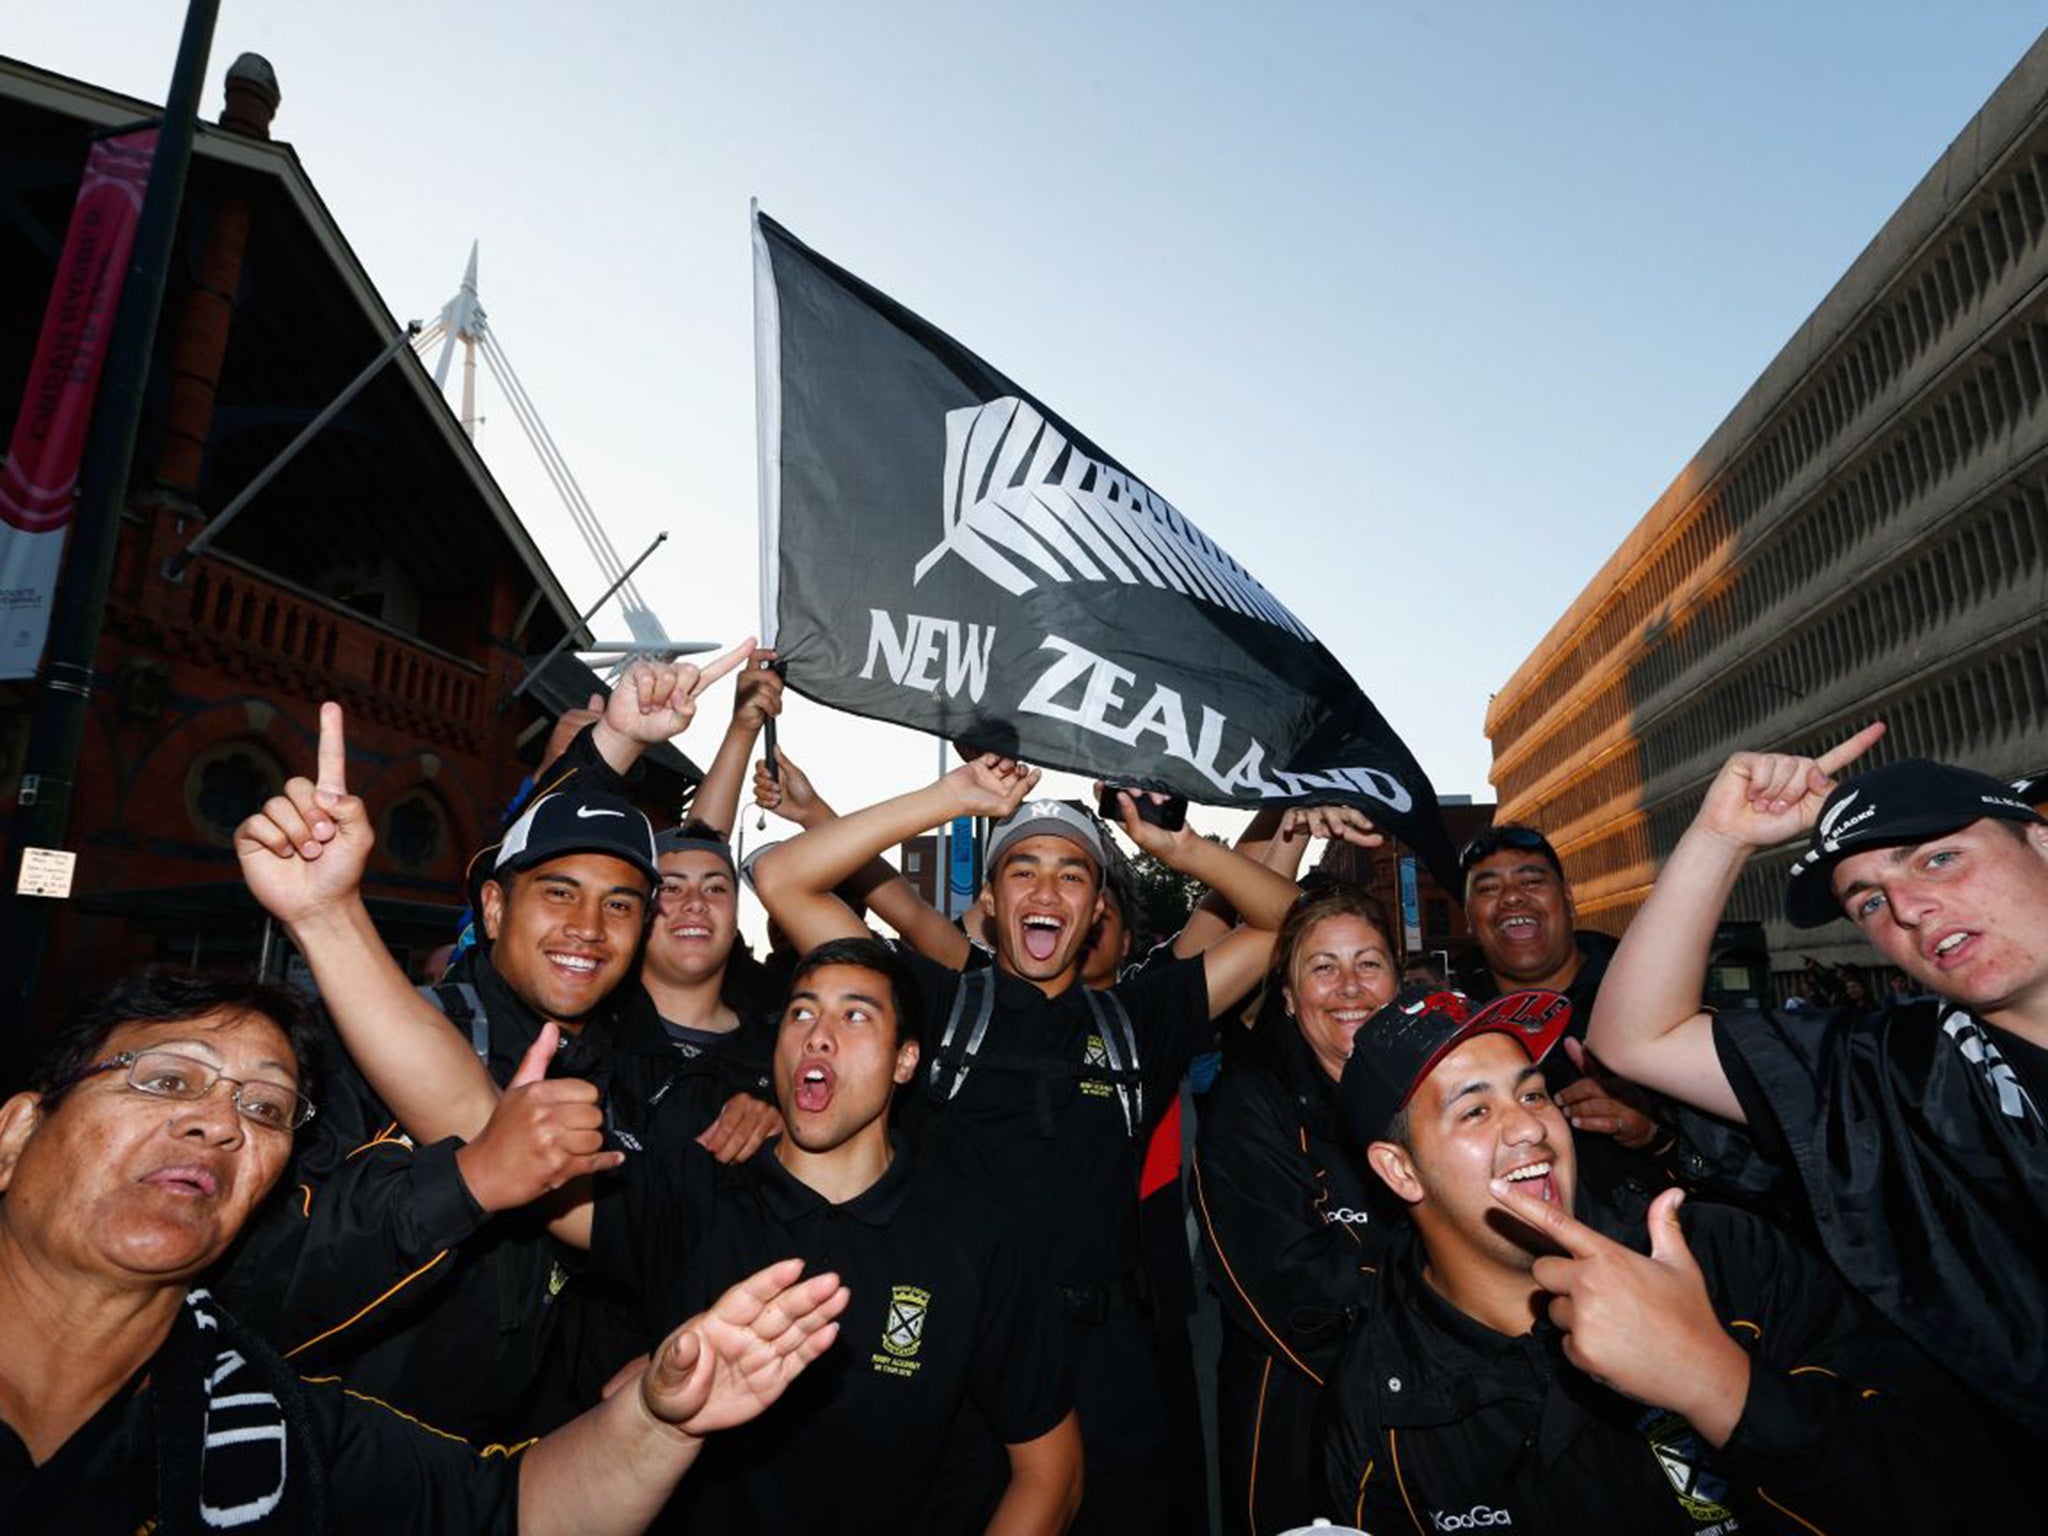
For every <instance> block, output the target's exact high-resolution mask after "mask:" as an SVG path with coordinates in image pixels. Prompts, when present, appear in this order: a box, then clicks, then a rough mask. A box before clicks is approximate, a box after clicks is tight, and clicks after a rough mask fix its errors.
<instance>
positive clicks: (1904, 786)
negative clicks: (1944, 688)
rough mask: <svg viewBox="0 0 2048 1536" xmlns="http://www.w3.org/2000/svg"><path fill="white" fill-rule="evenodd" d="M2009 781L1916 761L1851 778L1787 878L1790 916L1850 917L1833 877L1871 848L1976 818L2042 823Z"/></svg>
mask: <svg viewBox="0 0 2048 1536" xmlns="http://www.w3.org/2000/svg"><path fill="white" fill-rule="evenodd" d="M2026 794H2027V792H2026V791H2022V790H2020V789H2015V788H2014V787H2013V786H2012V785H2010V784H2008V783H2006V782H2005V781H2004V780H2002V779H1994V778H1993V777H1992V776H1991V775H1990V774H1988V773H1979V772H1977V771H1976V769H1974V768H1958V767H1956V766H1955V765H1953V764H1951V763H1936V762H1930V761H1928V759H1926V758H1924V757H1909V758H1905V759H1903V760H1901V761H1899V762H1896V763H1886V764H1885V765H1884V766H1883V767H1882V768H1873V769H1871V771H1870V772H1868V773H1862V774H1858V775H1857V776H1856V777H1855V778H1853V779H1845V780H1844V781H1843V782H1841V783H1840V784H1837V785H1836V786H1835V788H1834V792H1833V793H1831V794H1830V795H1829V796H1828V797H1827V799H1826V801H1825V802H1823V803H1822V805H1821V808H1820V818H1819V819H1818V820H1817V821H1815V822H1814V824H1813V834H1812V836H1811V837H1810V838H1809V839H1808V841H1807V848H1806V852H1804V853H1803V854H1801V855H1800V856H1799V857H1798V859H1797V860H1795V861H1794V862H1793V865H1792V873H1791V875H1790V876H1789V877H1788V878H1787V879H1786V881H1785V919H1786V921H1788V922H1789V923H1791V924H1792V926H1793V927H1795V928H1818V927H1820V926H1821V924H1823V923H1831V922H1833V921H1834V920H1835V919H1836V918H1838V917H1841V916H1843V915H1844V914H1843V912H1842V904H1841V902H1839V901H1837V900H1836V899H1835V882H1834V881H1833V879H1832V878H1830V877H1831V875H1832V874H1833V872H1834V868H1835V866H1836V865H1837V864H1839V863H1841V862H1842V860H1844V859H1846V858H1849V857H1851V856H1852V855H1854V854H1858V853H1862V852H1864V851H1865V850H1866V849H1870V848H1899V847H1904V846H1906V845H1907V844H1910V843H1924V842H1926V841H1927V840H1928V839H1929V838H1931V837H1945V836H1947V835H1948V834H1949V833H1951V832H1959V831H1961V830H1962V829H1963V828H1964V827H1967V826H1969V825H1970V824H1971V823H1972V822H1976V821H1984V820H1987V819H1988V820H1991V821H2041V820H2043V819H2044V818H2043V817H2042V815H2041V813H2040V812H2039V811H2037V810H2035V809H2034V807H2033V806H2032V805H2031V804H2030V803H2029V802H2028V799H2027V798H2026Z"/></svg>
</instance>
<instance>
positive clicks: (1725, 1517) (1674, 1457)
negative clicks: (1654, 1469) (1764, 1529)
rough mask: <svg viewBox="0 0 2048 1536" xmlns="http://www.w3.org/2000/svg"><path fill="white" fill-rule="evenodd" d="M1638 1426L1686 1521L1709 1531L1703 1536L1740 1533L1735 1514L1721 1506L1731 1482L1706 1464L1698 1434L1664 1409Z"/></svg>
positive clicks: (1649, 1416)
mask: <svg viewBox="0 0 2048 1536" xmlns="http://www.w3.org/2000/svg"><path fill="white" fill-rule="evenodd" d="M1637 1425H1638V1427H1639V1428H1640V1429H1641V1430H1642V1432H1643V1438H1644V1439H1645V1440H1647V1441H1648V1442H1649V1443H1650V1450H1651V1452H1652V1453H1653V1454H1654V1455H1655V1456H1656V1458H1657V1465H1658V1466H1660V1467H1662V1468H1663V1469H1664V1476H1665V1477H1666V1478H1667V1479H1668V1480H1669V1481H1670V1483H1671V1491H1672V1492H1673V1493H1675V1494H1677V1495H1678V1502H1679V1505H1680V1506H1681V1507H1682V1508H1683V1509H1684V1510H1685V1513H1686V1515H1687V1517H1688V1518H1689V1519H1692V1520H1695V1521H1698V1522H1699V1523H1701V1524H1702V1525H1703V1526H1705V1527H1706V1529H1705V1530H1703V1531H1702V1532H1701V1533H1700V1536H1707V1532H1714V1533H1716V1536H1718V1533H1721V1532H1732V1531H1735V1530H1737V1529H1739V1527H1738V1526H1737V1525H1735V1524H1734V1523H1733V1522H1734V1512H1733V1511H1732V1510H1730V1509H1729V1508H1728V1506H1727V1505H1726V1504H1724V1503H1723V1502H1722V1500H1724V1499H1726V1498H1727V1497H1728V1479H1726V1478H1725V1477H1723V1476H1721V1475H1720V1473H1718V1472H1716V1471H1715V1470H1714V1469H1713V1467H1712V1466H1711V1465H1709V1464H1708V1463H1707V1460H1706V1447H1705V1446H1703V1445H1702V1444H1701V1443H1700V1437H1699V1432H1698V1431H1697V1430H1695V1429H1694V1428H1693V1427H1692V1425H1691V1424H1689V1423H1687V1422H1686V1421H1685V1420H1684V1419H1682V1418H1680V1417H1679V1416H1678V1415H1677V1414H1675V1413H1669V1412H1666V1411H1664V1410H1662V1409H1656V1410H1653V1411H1651V1412H1650V1413H1647V1414H1645V1415H1644V1416H1643V1417H1642V1418H1641V1419H1639V1420H1638V1421H1637Z"/></svg>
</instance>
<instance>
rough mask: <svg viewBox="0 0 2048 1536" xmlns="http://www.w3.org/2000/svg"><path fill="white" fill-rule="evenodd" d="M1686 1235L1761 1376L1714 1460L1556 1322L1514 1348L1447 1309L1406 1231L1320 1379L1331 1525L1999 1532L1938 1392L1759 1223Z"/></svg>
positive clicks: (1959, 1406) (1978, 1466) (1991, 1493)
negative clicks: (1328, 1381)
mask: <svg viewBox="0 0 2048 1536" xmlns="http://www.w3.org/2000/svg"><path fill="white" fill-rule="evenodd" d="M1680 1221H1681V1223H1682V1224H1683V1226H1684V1229H1685V1234H1686V1240H1687V1242H1688V1244H1689V1245H1690V1247H1691V1249H1692V1252H1693V1256H1694V1257H1695V1258H1696V1259H1697V1260H1698V1261H1699V1265H1700V1268H1701V1270H1702V1272H1703V1273H1704V1275H1705V1278H1706V1284H1707V1291H1708V1294H1709V1296H1710V1297H1711V1298H1712V1299H1713V1302H1714V1309H1715V1311H1716V1313H1717V1314H1718V1315H1719V1316H1720V1318H1721V1320H1722V1322H1723V1325H1724V1326H1725V1327H1726V1328H1727V1329H1728V1331H1729V1333H1730V1335H1731V1336H1732V1337H1733V1338H1735V1339H1736V1340H1737V1341H1738V1342H1740V1343H1741V1344H1742V1345H1743V1347H1744V1348H1745V1349H1747V1350H1748V1352H1749V1354H1750V1357H1751V1360H1752V1362H1753V1365H1752V1373H1751V1378H1750V1387H1749V1396H1748V1399H1747V1400H1746V1402H1745V1404H1744V1407H1743V1412H1742V1417H1741V1419H1740V1420H1739V1421H1738V1422H1737V1424H1736V1428H1735V1432H1734V1434H1733V1436H1732V1437H1731V1438H1730V1439H1729V1441H1728V1443H1727V1445H1725V1446H1723V1447H1722V1448H1721V1449H1720V1450H1718V1451H1716V1450H1713V1449H1711V1448H1709V1447H1708V1446H1707V1445H1706V1444H1705V1443H1704V1442H1703V1441H1701V1440H1700V1438H1699V1437H1698V1435H1697V1434H1695V1433H1694V1432H1693V1430H1692V1427H1691V1426H1690V1425H1689V1424H1687V1423H1686V1422H1685V1420H1683V1419H1682V1418H1679V1417H1678V1416H1677V1415H1675V1414H1672V1413H1668V1412H1666V1411H1664V1410H1661V1409H1654V1408H1649V1407H1646V1406H1645V1405H1643V1404H1641V1403H1637V1402H1633V1401H1631V1400H1629V1399H1626V1398H1623V1397H1621V1396H1619V1395H1617V1394H1615V1393H1613V1392H1611V1391H1609V1390H1608V1389H1607V1388H1605V1387H1603V1386H1601V1385H1599V1384H1598V1383H1596V1382H1595V1381H1593V1380H1592V1378H1590V1377H1588V1376H1586V1375H1583V1374H1582V1373H1580V1372H1579V1371H1578V1370H1576V1369H1575V1368H1574V1367H1572V1366H1571V1365H1570V1364H1569V1362H1567V1361H1566V1359H1565V1357H1564V1351H1563V1343H1562V1336H1561V1335H1560V1334H1559V1333H1558V1331H1557V1330H1556V1329H1555V1328H1553V1327H1552V1326H1551V1325H1550V1324H1549V1322H1548V1321H1547V1320H1544V1321H1541V1322H1539V1323H1538V1325H1537V1327H1536V1329H1535V1331H1534V1332H1532V1333H1529V1334H1526V1335H1523V1336H1521V1337H1519V1338H1510V1337H1507V1336H1505V1335H1502V1334H1498V1333H1495V1332H1493V1331H1492V1330H1491V1329H1489V1328H1486V1327H1485V1326H1483V1325H1482V1324H1479V1323H1477V1322H1475V1321H1474V1320H1473V1319H1471V1318H1468V1317H1466V1316H1464V1315H1463V1314H1462V1313H1460V1312H1458V1311H1456V1310H1455V1309H1454V1308H1453V1307H1451V1305H1450V1304H1449V1303H1448V1302H1446V1301H1445V1300H1444V1299H1443V1298H1442V1297H1441V1296H1439V1295H1438V1294H1437V1293H1436V1291H1435V1290H1434V1289H1433V1288H1432V1287H1431V1286H1430V1285H1429V1283H1428V1282H1427V1281H1426V1280H1425V1279H1424V1278H1423V1276H1422V1271H1421V1262H1422V1247H1421V1243H1420V1241H1419V1240H1418V1239H1417V1238H1416V1237H1415V1236H1414V1235H1413V1232H1412V1229H1407V1230H1406V1231H1404V1233H1403V1236H1402V1239H1401V1240H1400V1242H1399V1243H1398V1244H1396V1245H1395V1246H1394V1248H1393V1251H1392V1252H1390V1253H1389V1255H1388V1257H1387V1262H1386V1264H1385V1265H1384V1266H1383V1268H1382V1270H1381V1273H1380V1275H1379V1277H1378V1280H1377V1282H1376V1289H1377V1291H1378V1296H1377V1297H1376V1300H1375V1304H1374V1305H1373V1306H1372V1308H1371V1310H1370V1312H1369V1313H1368V1315H1367V1317H1366V1320H1365V1323H1364V1326H1363V1327H1361V1328H1360V1330H1359V1331H1358V1333H1357V1334H1356V1336H1355V1337H1354V1339H1353V1341H1352V1343H1351V1346H1350V1347H1349V1349H1348V1350H1347V1351H1346V1354H1345V1357H1344V1360H1343V1362H1342V1364H1341V1365H1340V1367H1339V1370H1338V1373H1337V1375H1336V1377H1335V1378H1334V1379H1333V1381H1332V1386H1331V1392H1330V1427H1329V1431H1328V1435H1327V1439H1326V1450H1327V1455H1328V1460H1327V1463H1326V1465H1327V1470H1328V1478H1329V1483H1328V1491H1329V1499H1330V1509H1331V1511H1332V1512H1333V1513H1334V1514H1336V1515H1337V1516H1338V1517H1339V1518H1346V1519H1355V1523H1357V1524H1358V1525H1360V1526H1362V1527H1364V1528H1367V1529H1370V1530H1372V1531H1373V1532H1375V1533H1376V1536H1390V1533H1393V1532H1400V1531H1411V1530H1412V1531H1416V1532H1421V1533H1431V1536H1433V1533H1434V1532H1436V1531H1440V1530H1477V1529H1482V1528H1484V1529H1491V1528H1493V1527H1496V1526H1497V1527H1499V1528H1500V1529H1502V1530H1512V1531H1513V1532H1514V1533H1515V1536H1542V1533H1548V1532H1555V1533H1560V1536H1562V1533H1567V1532H1569V1533H1583V1532H1592V1531H1601V1532H1606V1531H1615V1532H1623V1531H1625V1532H1628V1533H1630V1536H1658V1533H1661V1532H1670V1533H1686V1536H1707V1533H1709V1532H1724V1531H1732V1530H1735V1529H1738V1528H1739V1529H1740V1530H1741V1531H1743V1532H1745V1533H1760V1532H1782V1533H1786V1536H1791V1533H1800V1536H1810V1533H1811V1532H1813V1531H1816V1530H1821V1531H1842V1532H1855V1533H1857V1536H1882V1533H1885V1532H1894V1531H1896V1532H1900V1533H1907V1532H1910V1533H1913V1536H1925V1533H1934V1532H1942V1531H1949V1530H1958V1529H1968V1530H1973V1531H1979V1530H1986V1529H1992V1528H1994V1527H1992V1526H1988V1525H1985V1524H1983V1523H1982V1517H1983V1516H1985V1515H1987V1514H1992V1513H1997V1512H2001V1511H2003V1510H2004V1509H2006V1508H2007V1507H2008V1506H2007V1505H2006V1504H2005V1503H2004V1500H2006V1499H2008V1498H2009V1497H2010V1496H2011V1492H2012V1490H2011V1486H2010V1483H2009V1482H2008V1481H2006V1479H2007V1478H2008V1477H2009V1469H2008V1468H2007V1467H2005V1466H2004V1465H2003V1464H1994V1463H1992V1462H1990V1461H1989V1460H1988V1459H1987V1458H1986V1457H1984V1456H1982V1455H1981V1454H1979V1453H1978V1451H1979V1444H1980V1442H1979V1441H1978V1438H1977V1430H1978V1428H1979V1426H1978V1425H1977V1423H1976V1421H1975V1419H1974V1417H1973V1415H1972V1414H1971V1413H1970V1412H1969V1410H1968V1408H1967V1406H1966V1405H1965V1404H1964V1403H1963V1402H1962V1400H1961V1399H1960V1397H1959V1395H1958V1394H1956V1393H1955V1391H1954V1389H1953V1387H1952V1385H1951V1384H1950V1383H1948V1382H1947V1381H1946V1379H1945V1378H1943V1377H1941V1376H1940V1374H1939V1373H1938V1372H1936V1371H1934V1370H1932V1369H1931V1368H1930V1367H1929V1366H1928V1364H1927V1362H1926V1361H1925V1359H1924V1358H1923V1357H1921V1356H1920V1355H1919V1354H1918V1353H1917V1351H1914V1350H1913V1349H1912V1348H1911V1347H1910V1346H1909V1345H1907V1344H1906V1343H1905V1342H1904V1341H1903V1340H1900V1339H1898V1338H1897V1337H1896V1336H1894V1335H1891V1334H1890V1333H1889V1332H1888V1331H1885V1330H1882V1329H1881V1327H1880V1326H1878V1325H1876V1324H1874V1322H1872V1321H1870V1320H1869V1319H1868V1318H1867V1314H1865V1313H1864V1312H1863V1310H1862V1309H1861V1308H1860V1307H1859V1306H1858V1305H1857V1304H1856V1302H1855V1300H1854V1298H1853V1297H1851V1296H1850V1295H1849V1294H1848V1293H1847V1292H1846V1291H1845V1290H1844V1289H1843V1288H1842V1287H1841V1285H1840V1284H1839V1283H1838V1282H1837V1281H1836V1280H1835V1278H1834V1276H1833V1275H1831V1274H1830V1273H1829V1272H1828V1271H1827V1269H1826V1268H1825V1266H1823V1265H1821V1264H1819V1263H1818V1262H1816V1261H1815V1260H1813V1259H1812V1258H1810V1257H1808V1256H1807V1255H1806V1254H1805V1253H1804V1252H1803V1251H1802V1250H1801V1249H1799V1248H1798V1247H1796V1246H1795V1245H1794V1244H1793V1243H1792V1242H1791V1241H1790V1240H1789V1239H1787V1238H1785V1237H1784V1236H1782V1235H1781V1234H1779V1233H1778V1232H1776V1231H1775V1230H1774V1229H1772V1228H1771V1227H1769V1226H1767V1225H1765V1224H1764V1223H1763V1222H1761V1221H1758V1220H1756V1219H1755V1218H1754V1217H1751V1216H1748V1215H1746V1214H1744V1213H1742V1212H1739V1211H1736V1210H1733V1209H1730V1208H1728V1207H1719V1206H1713V1205H1709V1204H1706V1203H1703V1202H1693V1203H1691V1204H1688V1205H1687V1206H1686V1207H1685V1208H1684V1209H1683V1210H1682V1212H1681V1213H1680ZM1623 1235H1625V1236H1632V1237H1633V1241H1632V1244H1631V1245H1632V1246H1634V1247H1636V1248H1638V1249H1643V1248H1645V1247H1646V1246H1647V1245H1646V1243H1645V1242H1644V1241H1643V1236H1642V1233H1641V1232H1640V1230H1639V1229H1638V1230H1637V1231H1635V1232H1634V1233H1633V1234H1623ZM1731 1516H1732V1517H1733V1519H1734V1520H1737V1521H1739V1522H1740V1525H1739V1527H1738V1526H1736V1525H1734V1524H1731V1523H1730V1519H1731Z"/></svg>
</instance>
